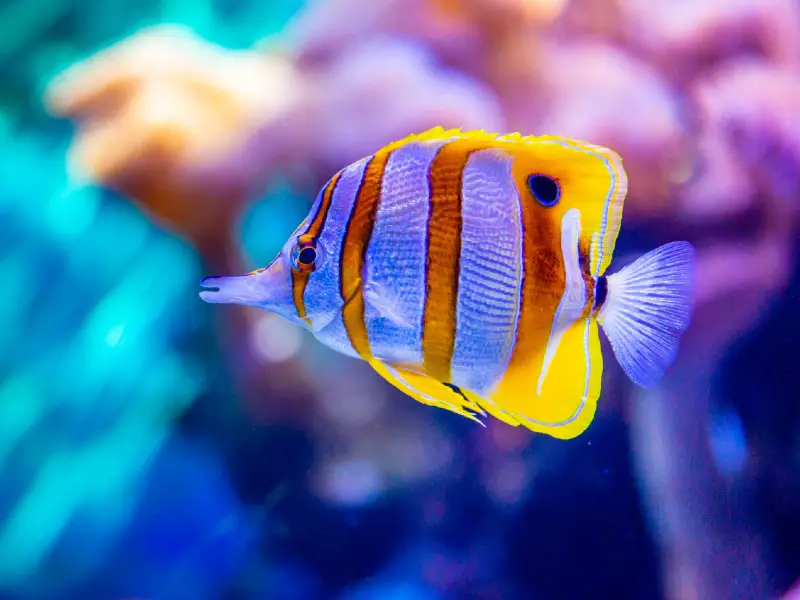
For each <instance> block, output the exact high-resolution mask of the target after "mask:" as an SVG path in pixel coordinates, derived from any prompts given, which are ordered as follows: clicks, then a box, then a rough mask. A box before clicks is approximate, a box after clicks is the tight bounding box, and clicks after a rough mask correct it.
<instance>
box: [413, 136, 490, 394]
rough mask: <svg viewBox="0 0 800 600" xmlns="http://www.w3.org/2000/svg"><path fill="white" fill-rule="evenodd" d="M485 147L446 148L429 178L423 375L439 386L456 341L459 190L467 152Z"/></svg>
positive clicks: (468, 143) (478, 144) (461, 145)
mask: <svg viewBox="0 0 800 600" xmlns="http://www.w3.org/2000/svg"><path fill="white" fill-rule="evenodd" d="M482 148H486V143H485V142H475V141H471V140H464V141H461V140H459V141H455V142H451V143H449V144H445V145H444V146H442V148H441V149H440V150H439V152H438V153H437V154H436V158H434V160H433V163H432V164H431V170H430V174H429V181H430V213H429V215H428V235H427V261H426V274H425V277H426V296H425V312H424V315H423V320H422V356H423V361H424V366H425V372H426V373H427V374H428V375H430V376H432V377H434V378H435V379H438V380H439V381H442V382H445V383H446V382H449V381H450V379H451V363H452V359H453V348H454V345H455V337H456V304H457V301H458V276H459V268H460V264H459V263H460V257H461V223H462V220H461V189H462V182H463V175H464V168H465V167H466V164H467V161H468V160H469V157H470V154H471V153H472V152H474V151H475V150H479V149H482Z"/></svg>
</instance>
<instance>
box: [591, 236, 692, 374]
mask: <svg viewBox="0 0 800 600" xmlns="http://www.w3.org/2000/svg"><path fill="white" fill-rule="evenodd" d="M693 308H694V248H693V247H692V245H691V244H689V243H688V242H671V243H669V244H665V245H664V246H661V247H660V248H656V249H655V250H653V251H652V252H648V253H647V254H645V255H644V256H642V257H640V258H639V259H637V260H636V261H635V262H634V263H633V264H631V265H628V266H627V267H625V268H624V269H622V270H621V271H620V272H619V273H615V274H614V275H611V276H609V277H608V294H607V296H606V300H605V303H604V304H603V306H602V308H601V309H600V313H599V314H598V317H597V320H598V321H599V322H600V325H602V326H603V330H604V331H605V332H606V335H607V336H608V339H609V341H610V342H611V347H612V348H613V349H614V355H615V356H616V357H617V360H618V361H619V364H620V365H621V366H622V369H623V370H624V371H625V373H626V374H627V375H628V377H630V378H631V381H633V382H634V383H636V384H638V385H640V386H642V387H652V386H653V385H655V384H656V383H657V382H658V380H659V379H661V377H662V376H663V375H664V372H665V371H666V370H667V368H668V367H669V366H670V365H671V364H672V361H673V360H675V355H676V353H677V351H678V343H679V340H680V335H681V333H683V331H684V330H685V329H686V328H687V327H688V326H689V321H690V319H691V315H692V309H693Z"/></svg>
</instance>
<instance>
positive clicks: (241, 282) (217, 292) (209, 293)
mask: <svg viewBox="0 0 800 600" xmlns="http://www.w3.org/2000/svg"><path fill="white" fill-rule="evenodd" d="M247 276H248V274H241V275H213V276H211V277H204V278H203V279H201V280H200V286H201V287H204V288H207V289H205V290H203V291H201V292H200V299H201V300H203V301H205V302H209V303H211V304H242V303H245V302H250V301H252V290H251V289H250V286H249V285H246V284H245V280H246V279H247ZM247 292H250V293H249V294H248V293H247Z"/></svg>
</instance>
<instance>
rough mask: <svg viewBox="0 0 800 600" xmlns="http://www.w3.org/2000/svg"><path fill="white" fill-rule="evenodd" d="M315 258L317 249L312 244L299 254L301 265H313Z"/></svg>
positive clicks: (298, 259) (298, 260)
mask: <svg viewBox="0 0 800 600" xmlns="http://www.w3.org/2000/svg"><path fill="white" fill-rule="evenodd" d="M315 260H317V251H316V250H315V249H314V248H312V247H311V246H306V247H305V248H303V249H302V250H300V254H298V255H297V262H298V263H300V264H301V265H313V264H314V261H315Z"/></svg>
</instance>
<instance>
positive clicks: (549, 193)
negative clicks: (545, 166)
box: [528, 174, 561, 206]
mask: <svg viewBox="0 0 800 600" xmlns="http://www.w3.org/2000/svg"><path fill="white" fill-rule="evenodd" d="M528 187H529V188H530V190H531V192H532V193H533V197H534V198H536V201H537V202H538V203H539V204H541V205H542V206H555V205H556V204H558V200H559V198H560V197H561V187H560V186H559V185H558V182H557V181H556V180H555V179H553V178H552V177H548V176H547V175H539V174H535V175H531V176H530V177H528Z"/></svg>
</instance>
